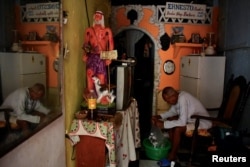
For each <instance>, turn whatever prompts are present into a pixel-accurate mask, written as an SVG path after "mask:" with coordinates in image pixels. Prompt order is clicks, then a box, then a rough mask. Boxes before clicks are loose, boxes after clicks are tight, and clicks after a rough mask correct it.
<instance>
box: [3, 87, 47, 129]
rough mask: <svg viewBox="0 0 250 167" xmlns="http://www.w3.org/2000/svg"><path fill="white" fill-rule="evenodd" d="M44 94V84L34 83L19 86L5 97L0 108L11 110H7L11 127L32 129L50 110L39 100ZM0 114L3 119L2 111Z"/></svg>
mask: <svg viewBox="0 0 250 167" xmlns="http://www.w3.org/2000/svg"><path fill="white" fill-rule="evenodd" d="M44 94H45V87H44V85H43V84H41V83H36V84H34V85H33V86H31V87H24V88H19V89H17V90H15V91H14V92H12V93H10V94H9V95H8V96H7V97H6V99H5V100H4V102H3V104H2V106H1V108H9V109H12V110H13V112H9V114H10V118H9V122H10V126H11V128H12V129H23V130H30V129H31V130H32V129H34V128H35V127H37V125H38V124H39V123H40V122H42V121H43V119H44V118H45V116H46V115H47V114H48V113H49V112H50V109H48V108H46V107H45V106H44V105H43V104H42V103H41V102H40V100H41V99H42V97H43V96H44ZM0 114H1V115H0V120H3V119H4V113H3V112H1V113H0Z"/></svg>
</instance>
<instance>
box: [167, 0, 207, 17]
mask: <svg viewBox="0 0 250 167" xmlns="http://www.w3.org/2000/svg"><path fill="white" fill-rule="evenodd" d="M205 14H206V5H198V4H188V3H174V2H167V4H166V9H165V16H166V17H168V18H178V19H180V18H181V19H197V20H205Z"/></svg>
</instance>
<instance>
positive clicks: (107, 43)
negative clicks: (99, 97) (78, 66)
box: [82, 11, 114, 90]
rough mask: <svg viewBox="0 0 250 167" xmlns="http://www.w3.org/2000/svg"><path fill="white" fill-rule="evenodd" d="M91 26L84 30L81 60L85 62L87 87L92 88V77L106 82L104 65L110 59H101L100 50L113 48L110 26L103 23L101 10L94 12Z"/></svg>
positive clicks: (101, 82)
mask: <svg viewBox="0 0 250 167" xmlns="http://www.w3.org/2000/svg"><path fill="white" fill-rule="evenodd" d="M93 19H94V22H93V26H92V27H89V28H87V29H86V31H85V37H84V44H83V50H84V51H85V52H84V55H83V57H82V59H83V61H84V62H86V63H87V88H88V90H91V89H92V90H94V89H95V87H94V82H93V79H92V77H94V76H95V77H97V78H98V79H99V80H100V84H106V83H107V72H106V66H108V65H110V63H111V60H109V59H105V60H104V59H101V58H100V53H101V51H111V50H113V49H114V42H113V35H112V31H111V29H110V28H107V27H105V25H104V15H103V13H102V12H101V11H96V12H95V13H94V17H93Z"/></svg>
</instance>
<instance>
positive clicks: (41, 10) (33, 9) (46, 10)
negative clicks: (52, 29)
mask: <svg viewBox="0 0 250 167" xmlns="http://www.w3.org/2000/svg"><path fill="white" fill-rule="evenodd" d="M45 17H59V2H53V3H32V4H26V18H45Z"/></svg>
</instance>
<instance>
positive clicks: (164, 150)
mask: <svg viewBox="0 0 250 167" xmlns="http://www.w3.org/2000/svg"><path fill="white" fill-rule="evenodd" d="M143 146H144V148H145V153H146V156H147V157H148V158H150V159H152V160H157V161H158V160H161V159H163V158H167V156H168V153H169V150H170V148H171V143H170V141H169V140H167V139H166V140H164V147H154V146H153V145H152V144H151V142H150V140H149V139H148V138H146V139H144V140H143Z"/></svg>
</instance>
